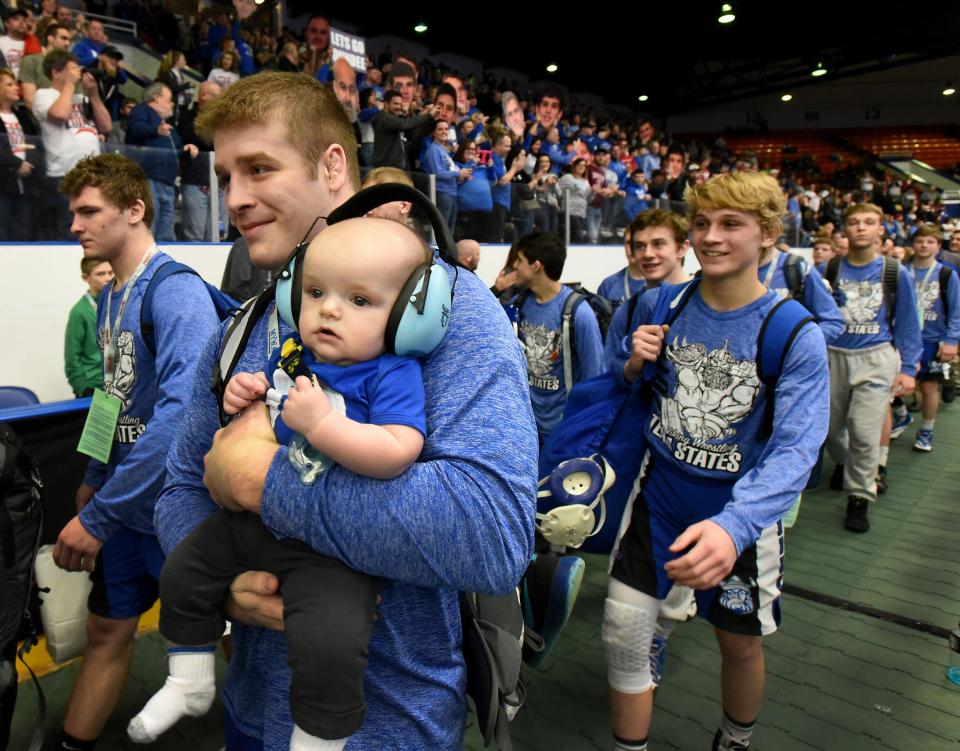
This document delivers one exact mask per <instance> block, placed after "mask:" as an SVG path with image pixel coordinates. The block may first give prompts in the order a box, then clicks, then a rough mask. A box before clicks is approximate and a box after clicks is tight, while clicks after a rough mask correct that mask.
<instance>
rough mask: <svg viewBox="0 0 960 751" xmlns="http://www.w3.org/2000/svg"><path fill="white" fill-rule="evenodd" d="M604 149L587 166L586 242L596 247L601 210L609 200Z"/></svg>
mask: <svg viewBox="0 0 960 751" xmlns="http://www.w3.org/2000/svg"><path fill="white" fill-rule="evenodd" d="M607 156H609V155H608V153H607V151H606V149H597V151H596V153H595V154H594V155H593V162H592V163H591V164H588V165H587V174H586V178H587V180H588V181H589V182H590V203H588V204H587V218H586V222H587V225H586V231H587V242H588V243H590V244H591V245H596V244H597V243H598V242H599V240H600V224H601V221H602V220H603V210H604V206H605V205H606V201H608V200H609V198H610V191H609V189H608V188H607V175H606V170H605V166H606V158H607Z"/></svg>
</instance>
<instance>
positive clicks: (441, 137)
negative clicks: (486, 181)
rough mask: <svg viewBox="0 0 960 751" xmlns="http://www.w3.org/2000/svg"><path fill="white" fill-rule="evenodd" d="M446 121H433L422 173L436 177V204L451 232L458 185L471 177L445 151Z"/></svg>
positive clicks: (470, 171) (467, 171)
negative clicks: (431, 139) (430, 139)
mask: <svg viewBox="0 0 960 751" xmlns="http://www.w3.org/2000/svg"><path fill="white" fill-rule="evenodd" d="M449 128H450V124H449V123H448V122H447V121H446V120H434V121H433V127H432V129H431V134H432V138H433V141H432V142H431V143H430V144H429V145H428V146H427V151H426V156H425V158H424V164H423V165H422V167H423V171H424V172H427V173H428V174H431V175H434V176H435V177H436V203H437V208H438V209H440V214H441V215H442V216H443V218H444V220H446V222H447V226H448V227H449V228H450V231H451V232H452V231H453V230H454V228H455V227H456V225H457V193H458V185H459V184H460V183H462V182H464V181H466V180H470V179H472V177H473V170H472V169H471V168H469V167H457V165H456V164H455V163H454V161H453V159H452V157H451V156H450V152H448V151H447V130H448V129H449Z"/></svg>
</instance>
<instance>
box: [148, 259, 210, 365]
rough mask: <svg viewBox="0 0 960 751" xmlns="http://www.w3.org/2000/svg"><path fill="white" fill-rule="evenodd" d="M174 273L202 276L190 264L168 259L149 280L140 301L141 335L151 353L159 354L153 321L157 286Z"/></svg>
mask: <svg viewBox="0 0 960 751" xmlns="http://www.w3.org/2000/svg"><path fill="white" fill-rule="evenodd" d="M174 274H193V275H194V276H200V275H199V274H198V273H197V272H196V271H194V270H193V269H191V268H190V267H189V266H187V265H186V264H183V263H178V262H177V261H168V262H167V263H165V264H163V265H162V266H160V268H158V269H157V270H156V271H155V272H154V274H153V276H152V277H150V281H149V282H147V288H146V289H145V290H144V291H143V300H141V302H140V336H142V337H143V342H144V344H146V345H147V349H148V350H150V354H151V355H153V356H154V357H156V356H157V339H156V327H155V326H154V321H153V296H154V294H155V293H156V288H157V286H158V285H159V284H160V282H162V281H163V280H164V279H166V278H167V277H168V276H173V275H174Z"/></svg>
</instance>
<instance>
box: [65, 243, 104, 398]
mask: <svg viewBox="0 0 960 751" xmlns="http://www.w3.org/2000/svg"><path fill="white" fill-rule="evenodd" d="M80 278H81V279H83V281H84V282H85V283H86V285H87V291H86V292H84V293H83V297H81V298H80V299H79V300H77V302H76V304H75V305H74V306H73V307H72V308H71V309H70V315H69V316H68V317H67V332H66V336H65V337H64V345H63V360H64V371H65V372H66V374H67V381H69V383H70V388H71V389H73V395H74V396H76V397H78V398H79V397H81V396H91V395H92V394H93V390H94V389H95V388H100V387H101V386H103V364H102V362H101V360H100V345H99V344H98V343H97V298H98V297H100V290H102V289H103V287H104V285H106V284H108V283H109V282H111V281H113V270H112V269H111V268H110V264H109V263H108V262H107V261H100V260H98V259H96V258H84V259H83V260H81V261H80Z"/></svg>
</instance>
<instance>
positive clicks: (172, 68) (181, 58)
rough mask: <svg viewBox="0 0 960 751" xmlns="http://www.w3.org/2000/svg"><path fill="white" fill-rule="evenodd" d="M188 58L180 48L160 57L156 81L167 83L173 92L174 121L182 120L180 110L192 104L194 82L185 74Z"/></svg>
mask: <svg viewBox="0 0 960 751" xmlns="http://www.w3.org/2000/svg"><path fill="white" fill-rule="evenodd" d="M186 67H187V58H186V56H185V55H184V54H183V52H181V51H180V50H170V51H169V52H167V53H166V54H165V55H164V56H163V57H162V58H161V59H160V68H159V69H158V70H157V77H156V78H154V79H153V80H154V81H160V83H163V84H166V86H167V88H168V89H170V91H171V92H173V122H174V123H179V122H180V111H181V110H182V109H184V108H185V107H188V106H190V99H191V98H192V92H193V84H192V83H191V82H190V81H188V80H186V78H184V75H183V71H184V69H186Z"/></svg>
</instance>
